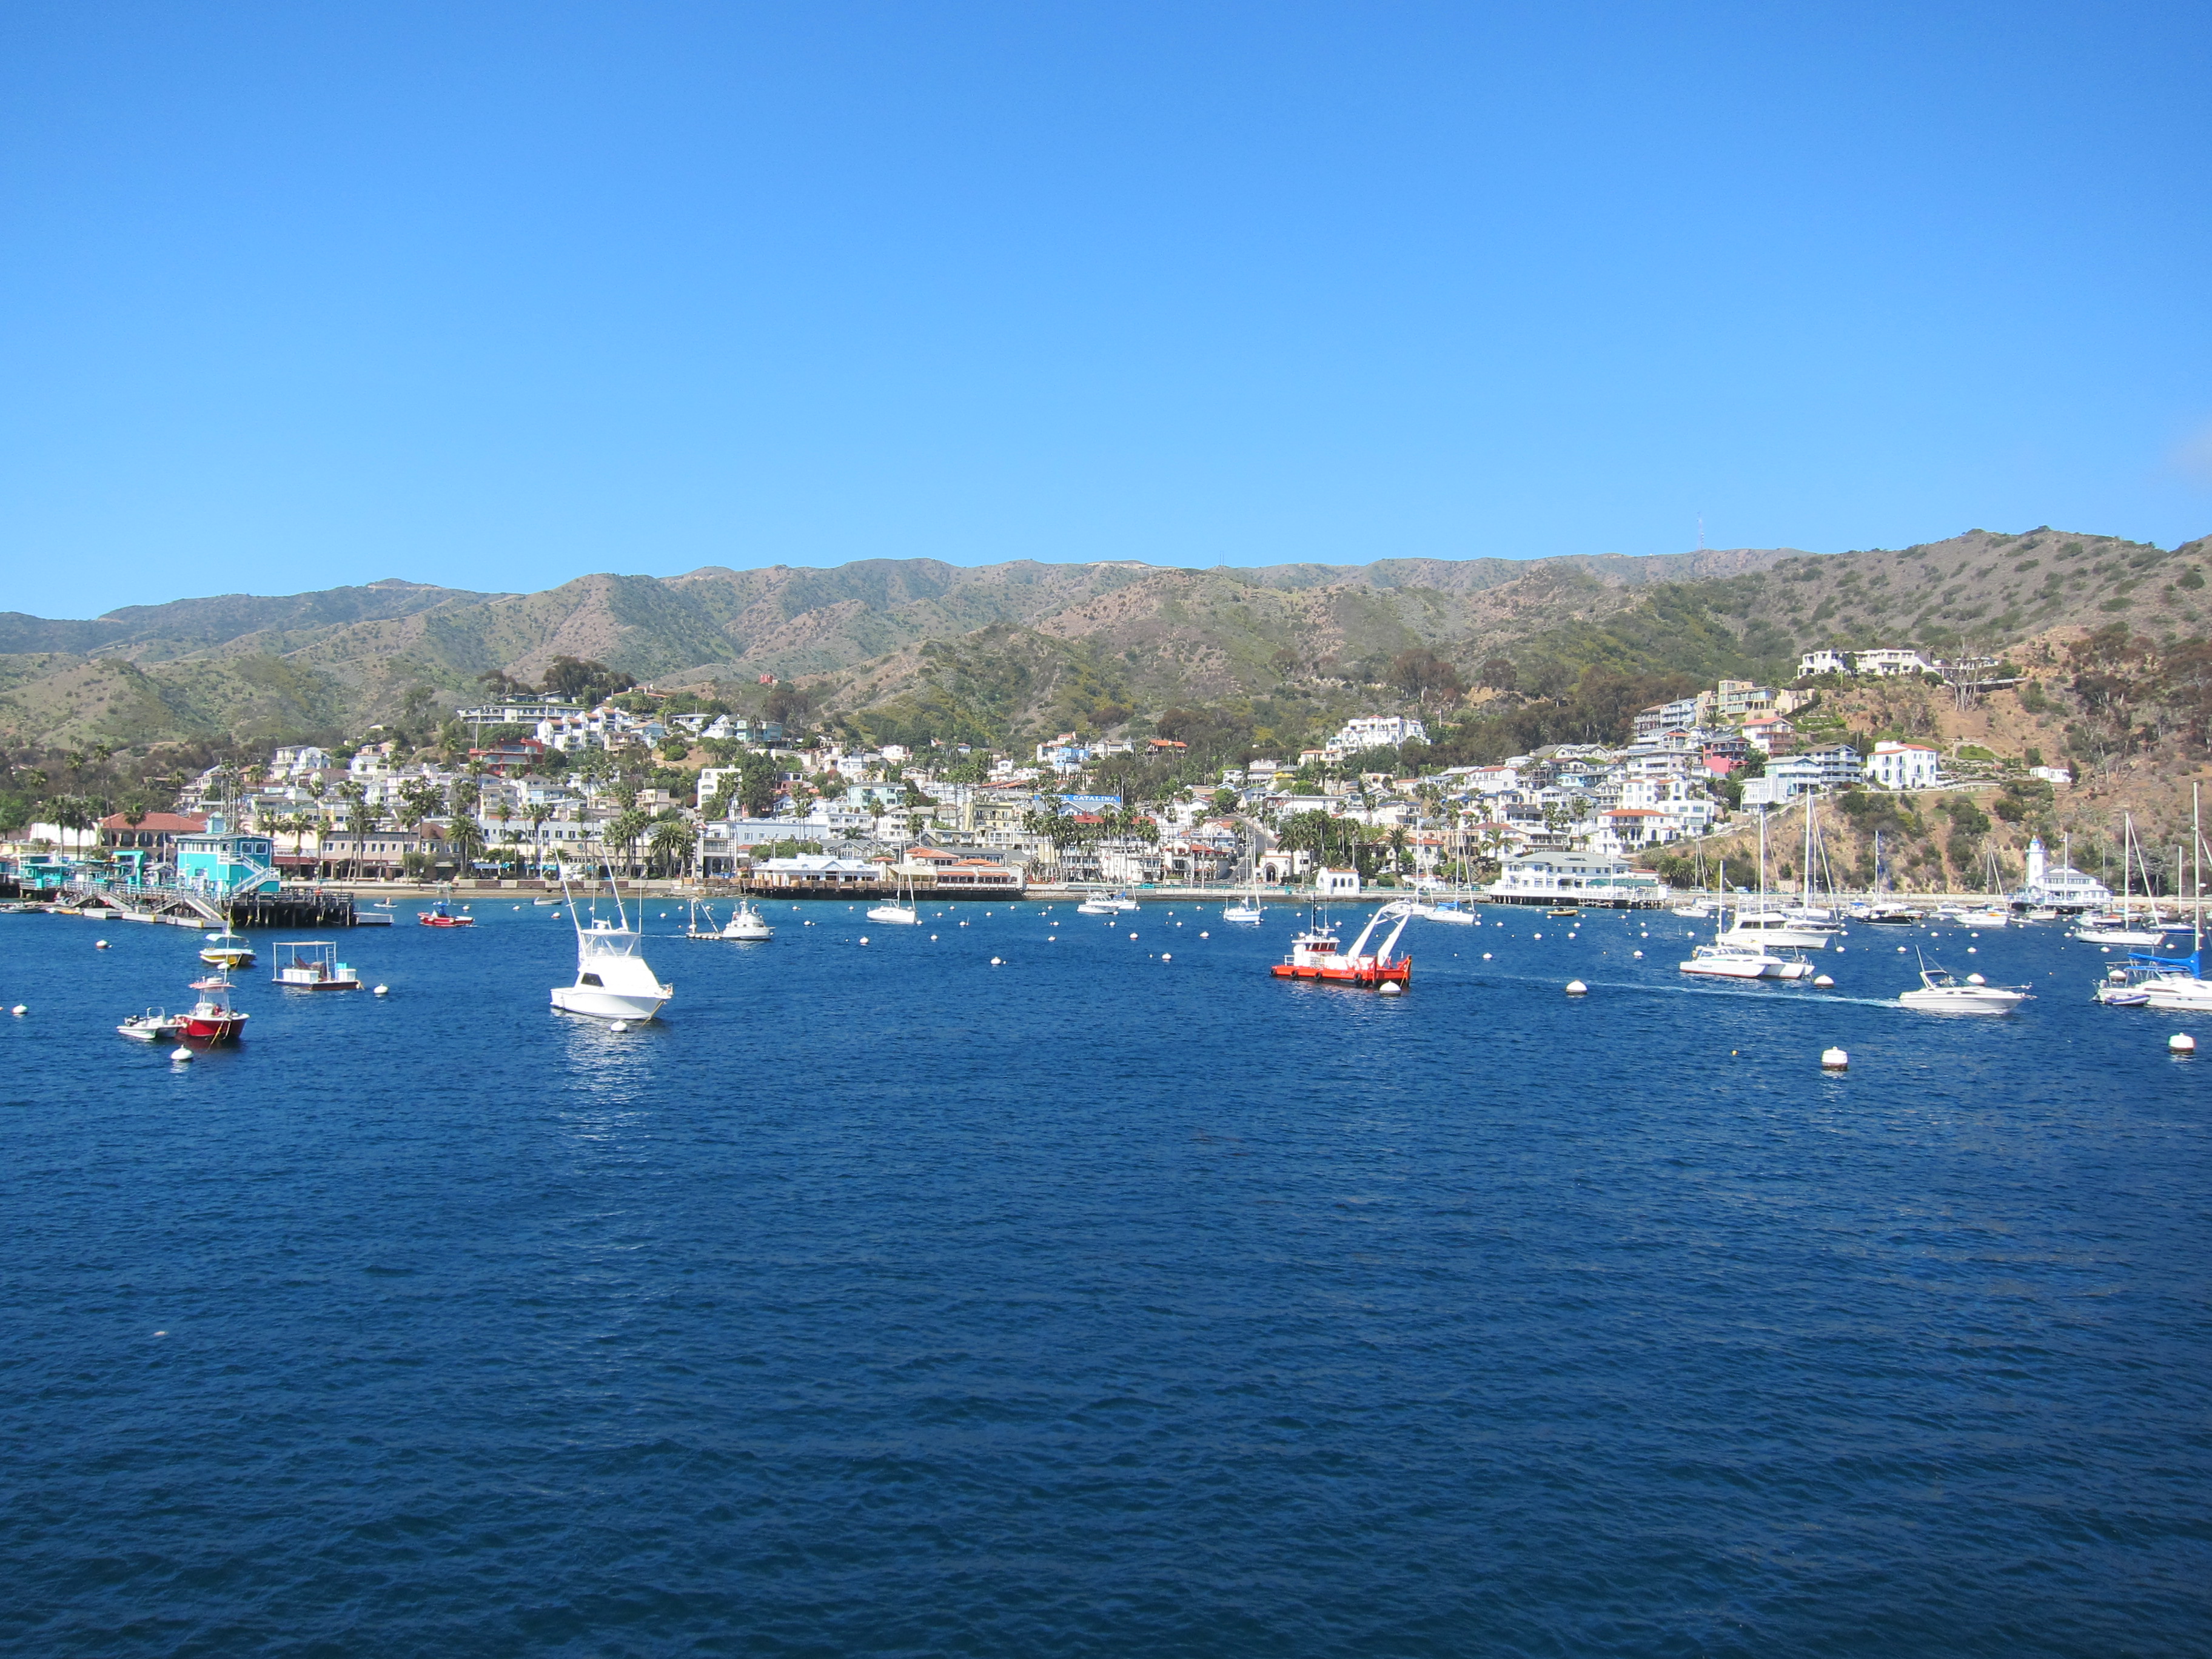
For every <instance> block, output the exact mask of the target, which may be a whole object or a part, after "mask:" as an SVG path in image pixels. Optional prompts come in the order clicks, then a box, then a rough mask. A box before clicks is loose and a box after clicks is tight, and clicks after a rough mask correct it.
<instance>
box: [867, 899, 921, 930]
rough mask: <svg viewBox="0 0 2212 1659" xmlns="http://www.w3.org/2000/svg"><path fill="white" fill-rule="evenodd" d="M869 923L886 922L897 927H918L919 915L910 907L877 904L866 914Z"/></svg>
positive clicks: (919, 923)
mask: <svg viewBox="0 0 2212 1659" xmlns="http://www.w3.org/2000/svg"><path fill="white" fill-rule="evenodd" d="M868 920H869V921H886V922H890V924H891V925H892V926H894V927H920V926H921V912H920V911H919V910H916V909H915V908H913V907H912V906H911V905H905V904H878V906H876V908H874V909H872V910H871V911H869V912H868Z"/></svg>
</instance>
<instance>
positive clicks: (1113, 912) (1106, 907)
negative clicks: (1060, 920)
mask: <svg viewBox="0 0 2212 1659" xmlns="http://www.w3.org/2000/svg"><path fill="white" fill-rule="evenodd" d="M1075 914H1076V915H1079V916H1118V915H1121V906H1120V905H1119V904H1117V903H1115V902H1114V901H1113V900H1112V899H1110V898H1104V897H1097V898H1087V899H1085V900H1084V901H1083V902H1082V903H1080V904H1079V905H1077V906H1076V907H1075Z"/></svg>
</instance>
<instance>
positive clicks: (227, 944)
mask: <svg viewBox="0 0 2212 1659" xmlns="http://www.w3.org/2000/svg"><path fill="white" fill-rule="evenodd" d="M207 940H208V942H207V945H206V947H205V948H204V950H202V951H200V960H201V961H202V962H205V963H212V964H214V965H215V966H216V967H217V968H233V969H236V968H251V967H252V966H253V947H252V945H248V944H247V943H246V941H245V940H244V939H240V938H239V936H238V934H237V933H236V931H235V930H234V929H233V928H232V927H230V925H229V924H228V922H226V923H225V924H224V925H223V929H222V932H221V933H210V934H209V935H208V936H207Z"/></svg>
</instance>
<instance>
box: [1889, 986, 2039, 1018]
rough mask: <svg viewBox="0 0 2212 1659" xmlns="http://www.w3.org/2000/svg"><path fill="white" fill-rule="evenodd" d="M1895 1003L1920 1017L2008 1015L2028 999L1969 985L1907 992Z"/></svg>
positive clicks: (2008, 992) (1992, 988)
mask: <svg viewBox="0 0 2212 1659" xmlns="http://www.w3.org/2000/svg"><path fill="white" fill-rule="evenodd" d="M1897 1000H1898V1002H1899V1005H1900V1006H1904V1007H1906V1008H1915V1009H1917V1010H1918V1011H1919V1012H1922V1013H1923V1014H2008V1013H2010V1012H2012V1011H2013V1010H2014V1009H2015V1008H2017V1007H2019V1006H2020V1005H2021V1003H2023V1002H2025V1001H2027V997H2026V995H2024V994H2022V993H2021V992H2018V991H2000V990H1998V989H1996V987H1982V986H1978V985H1972V986H1946V987H1942V988H1941V989H1937V990H1926V991H1906V992H1904V993H1903V994H1900V995H1899V997H1898V999H1897Z"/></svg>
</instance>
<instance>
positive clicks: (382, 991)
mask: <svg viewBox="0 0 2212 1659" xmlns="http://www.w3.org/2000/svg"><path fill="white" fill-rule="evenodd" d="M391 994H392V987H390V986H389V985H380V986H378V987H376V989H375V990H374V991H373V992H371V993H370V995H372V996H380V997H388V996H390V995H391Z"/></svg>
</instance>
